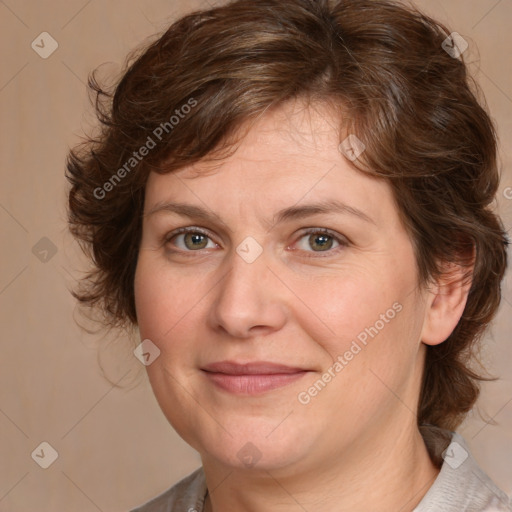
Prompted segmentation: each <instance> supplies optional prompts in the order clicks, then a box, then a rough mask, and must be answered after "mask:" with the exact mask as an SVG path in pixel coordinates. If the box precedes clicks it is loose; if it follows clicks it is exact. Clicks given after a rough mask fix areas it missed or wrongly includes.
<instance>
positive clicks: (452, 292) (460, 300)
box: [421, 264, 473, 345]
mask: <svg viewBox="0 0 512 512" xmlns="http://www.w3.org/2000/svg"><path fill="white" fill-rule="evenodd" d="M472 270H473V268H472V267H470V268H468V267H465V266H461V265H456V264H449V265H445V267H444V271H443V274H442V275H441V276H440V278H439V279H438V280H437V282H436V283H435V284H434V286H433V287H432V288H431V289H430V290H429V292H428V296H427V304H426V310H425V320H424V323H423V330H422V333H421V341H422V342H423V343H425V344H426V345H439V344H440V343H442V342H443V341H445V340H446V339H447V338H448V337H449V336H450V334H451V333H452V332H453V330H454V329H455V327H456V326H457V324H458V323H459V320H460V318H461V317H462V314H463V313H464V308H465V307H466V302H467V299H468V294H469V290H470V288H471V273H472Z"/></svg>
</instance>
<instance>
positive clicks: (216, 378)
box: [204, 371, 308, 395]
mask: <svg viewBox="0 0 512 512" xmlns="http://www.w3.org/2000/svg"><path fill="white" fill-rule="evenodd" d="M204 373H205V375H206V376H207V377H208V379H209V380H210V381H212V382H213V383H214V384H215V385H216V386H217V387H219V388H221V389H223V390H224V391H229V392H230V393H234V394H236V395H258V394H260V393H264V392H265V391H271V390H273V389H277V388H282V387H283V386H287V385H288V384H291V383H292V382H295V381H297V380H299V379H300V378H302V377H303V376H304V375H305V374H306V373H308V372H306V371H301V372H295V373H274V374H266V375H262V374H258V375H228V374H226V373H215V372H204Z"/></svg>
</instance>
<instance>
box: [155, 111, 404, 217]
mask: <svg viewBox="0 0 512 512" xmlns="http://www.w3.org/2000/svg"><path fill="white" fill-rule="evenodd" d="M244 128H248V131H244V132H243V133H244V137H243V138H242V139H241V141H240V142H239V144H238V146H237V149H236V151H235V152H234V153H233V154H232V155H231V156H229V157H227V158H226V159H224V160H222V161H221V162H216V163H215V164H214V165H212V164H211V163H210V162H204V161H200V162H197V163H196V164H194V165H191V166H187V167H184V168H182V169H179V170H178V171H173V172H172V173H168V174H156V173H151V174H150V176H149V178H148V182H147V185H146V205H145V211H146V213H147V212H148V211H150V210H151V209H153V208H154V207H155V205H157V204H158V203H161V202H163V201H170V200H173V201H177V200H179V201H180V202H183V201H186V202H188V203H193V204H197V205H202V206H207V207H209V208H212V209H213V210H215V211H217V210H219V209H220V210H225V211H228V210H229V209H232V210H233V211H235V210H237V211H238V213H240V212H241V211H242V210H244V211H245V210H252V211H256V210H259V211H265V210H268V209H274V208H275V209H278V208H283V207H286V206H291V205H294V204H297V203H300V202H311V201H320V200H322V201H325V200H331V199H333V200H337V201H342V202H343V203H345V204H347V205H352V206H353V207H354V208H359V209H360V210H366V211H368V212H369V216H371V214H372V213H373V215H374V216H377V217H378V216H379V215H383V214H385V213H386V212H385V210H386V209H388V210H389V209H390V208H391V210H394V208H393V206H394V204H393V199H392V194H391V190H390V187H389V184H388V183H387V182H386V181H384V180H381V179H376V178H374V177H371V176H369V175H367V174H364V173H362V172H361V171H358V170H356V169H354V168H353V166H352V165H351V163H350V162H349V161H348V160H347V159H346V158H345V156H344V155H343V154H342V152H341V151H340V147H339V146H340V138H341V137H343V134H342V131H341V128H340V119H339V118H338V116H337V115H336V113H335V112H333V110H332V109H329V107H328V105H326V104H323V103H317V104H312V105H309V106H306V105H304V103H302V102H299V101H294V102H289V103H287V104H284V105H281V106H280V107H278V108H275V109H273V110H269V111H267V112H265V114H264V115H262V116H261V117H260V118H259V119H257V120H255V121H252V122H251V123H250V124H248V125H246V126H245V127H244ZM377 197H378V199H379V200H378V201H375V198H377ZM262 199H264V200H262ZM389 213H393V212H392V211H391V212H389Z"/></svg>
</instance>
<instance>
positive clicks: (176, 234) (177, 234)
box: [164, 227, 216, 252]
mask: <svg viewBox="0 0 512 512" xmlns="http://www.w3.org/2000/svg"><path fill="white" fill-rule="evenodd" d="M208 239H209V235H208V234H207V233H205V232H204V231H202V230H200V229H198V228H194V227H189V228H180V229H178V230H176V231H173V232H172V233H170V234H169V235H166V236H165V237H164V242H165V243H166V244H168V243H170V242H171V241H173V240H174V242H173V244H172V245H176V246H177V247H178V249H180V250H181V251H183V252H195V251H197V250H201V249H211V248H212V247H208V246H207V244H208ZM178 240H181V241H183V244H184V246H181V247H180V245H179V244H177V243H176V241H178ZM212 243H213V242H212ZM215 246H216V244H214V247H215ZM214 247H213V248H214Z"/></svg>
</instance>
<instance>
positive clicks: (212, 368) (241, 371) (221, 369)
mask: <svg viewBox="0 0 512 512" xmlns="http://www.w3.org/2000/svg"><path fill="white" fill-rule="evenodd" d="M201 369H202V370H204V371H207V372H214V373H225V374H227V375H270V374H279V373H298V372H304V371H306V370H305V369H304V368H298V367H293V366H286V365H283V364H277V363H271V362H269V361H252V362H249V363H237V362H234V361H219V362H217V363H211V364H208V365H206V366H203V367H202V368H201Z"/></svg>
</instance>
